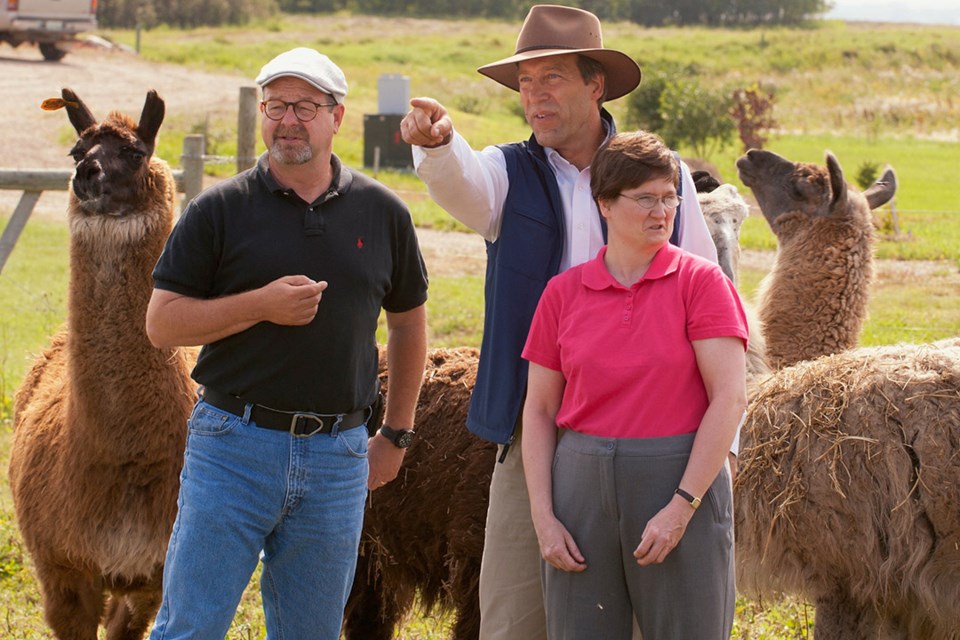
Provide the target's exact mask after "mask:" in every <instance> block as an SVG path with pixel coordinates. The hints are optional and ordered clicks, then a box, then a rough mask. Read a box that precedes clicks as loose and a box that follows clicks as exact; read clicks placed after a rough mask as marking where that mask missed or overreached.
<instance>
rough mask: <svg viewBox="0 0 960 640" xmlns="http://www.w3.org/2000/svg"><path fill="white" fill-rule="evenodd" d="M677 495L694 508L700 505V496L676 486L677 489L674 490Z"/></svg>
mask: <svg viewBox="0 0 960 640" xmlns="http://www.w3.org/2000/svg"><path fill="white" fill-rule="evenodd" d="M674 493H676V494H677V495H678V496H680V497H681V498H683V499H684V500H686V501H687V502H689V503H690V506H691V507H692V508H694V509H696V508H697V507H699V506H700V498H698V497H696V496H694V495H693V494H690V493H687V492H686V491H684V490H683V489H681V488H680V487H677V490H676V491H674Z"/></svg>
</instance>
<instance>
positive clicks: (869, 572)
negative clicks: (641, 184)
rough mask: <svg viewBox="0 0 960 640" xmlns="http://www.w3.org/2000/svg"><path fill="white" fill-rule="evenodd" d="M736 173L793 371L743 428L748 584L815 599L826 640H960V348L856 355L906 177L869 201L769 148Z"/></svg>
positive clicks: (759, 400)
mask: <svg viewBox="0 0 960 640" xmlns="http://www.w3.org/2000/svg"><path fill="white" fill-rule="evenodd" d="M738 168H739V169H740V171H741V178H742V179H743V181H744V183H745V184H748V186H751V188H753V189H754V193H755V194H756V195H757V200H758V202H759V203H760V205H761V208H762V209H763V212H764V216H765V217H766V218H767V221H768V223H769V224H770V226H771V228H772V229H773V231H774V232H775V233H776V235H777V237H778V240H779V242H780V251H779V252H778V255H777V261H776V264H775V266H774V269H773V271H772V272H771V274H770V275H769V276H768V278H767V280H766V281H765V283H764V285H763V286H762V294H761V317H762V318H763V319H764V321H765V322H764V330H765V333H766V339H767V342H768V346H769V348H770V354H769V355H770V357H771V361H772V362H774V363H775V364H776V365H777V366H779V367H781V368H782V367H786V368H783V369H782V370H780V371H777V372H775V373H774V374H773V375H772V376H770V377H769V378H767V379H765V380H762V381H760V383H759V385H758V387H757V391H756V392H755V393H754V394H752V396H751V403H750V408H749V411H748V415H747V419H746V421H745V423H744V427H743V431H742V441H741V455H740V473H739V474H738V476H737V478H736V481H735V484H734V491H735V500H736V503H737V505H738V508H737V510H736V530H737V559H738V575H739V577H740V579H741V582H740V586H741V587H742V588H743V589H744V590H745V591H746V592H747V593H749V594H750V595H755V596H757V595H764V594H766V595H770V594H774V595H776V594H779V593H782V592H792V593H797V594H801V595H803V596H804V597H807V598H809V599H811V600H812V601H814V603H815V604H816V607H817V620H816V628H815V632H816V637H817V638H818V640H833V639H840V638H849V637H859V638H879V637H923V638H943V639H948V638H956V637H957V635H956V634H957V632H956V630H957V628H958V627H960V606H958V605H957V604H956V603H957V602H960V559H958V556H957V553H956V545H957V544H958V541H960V517H958V516H957V514H958V512H957V510H956V509H953V510H951V509H946V511H947V512H949V513H944V508H943V505H950V504H957V502H958V499H960V498H958V496H957V495H956V492H957V490H958V487H960V467H958V463H957V460H958V459H960V456H958V453H957V451H958V447H960V438H958V433H957V425H958V423H960V419H958V416H960V398H958V395H960V391H958V380H960V358H958V355H960V352H958V350H957V347H958V345H960V341H956V340H952V341H944V342H942V343H938V344H937V345H934V346H932V347H931V346H915V345H898V346H895V347H880V348H873V349H858V350H854V351H844V350H845V349H847V348H849V347H851V346H853V345H855V343H856V340H857V337H858V334H859V330H860V326H861V323H862V320H863V317H864V313H865V308H866V300H867V294H868V292H867V288H868V285H869V282H870V274H871V269H872V228H871V224H870V212H869V209H871V208H875V207H876V206H879V205H880V204H883V203H884V202H886V201H887V200H889V199H890V197H892V195H893V192H894V190H895V189H896V177H895V175H894V174H893V172H892V170H889V169H888V170H887V171H886V172H885V173H884V175H883V176H882V177H881V179H880V181H878V182H877V183H875V184H874V185H873V186H872V187H870V188H869V189H868V190H867V191H866V192H864V193H863V194H862V195H860V194H857V193H856V192H854V191H852V190H851V189H849V187H848V186H847V185H846V184H845V183H844V182H843V174H842V171H841V170H840V166H839V164H838V163H837V161H836V159H835V158H834V157H833V156H832V155H830V154H828V155H827V168H826V170H824V169H822V168H819V167H816V166H814V165H809V164H801V163H796V164H795V163H792V162H790V161H787V160H785V159H784V158H781V157H780V156H777V155H775V154H771V153H769V152H760V151H750V152H748V154H747V155H746V156H744V157H743V158H741V159H740V160H739V161H738ZM803 323H807V324H806V325H804V324H803ZM830 353H835V355H825V354H830ZM817 356H824V357H821V358H819V359H817V360H809V358H814V357H817ZM788 365H789V366H788Z"/></svg>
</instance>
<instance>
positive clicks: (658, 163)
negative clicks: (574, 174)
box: [590, 131, 680, 201]
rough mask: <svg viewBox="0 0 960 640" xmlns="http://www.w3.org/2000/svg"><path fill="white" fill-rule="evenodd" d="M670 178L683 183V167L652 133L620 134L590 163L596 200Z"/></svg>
mask: <svg viewBox="0 0 960 640" xmlns="http://www.w3.org/2000/svg"><path fill="white" fill-rule="evenodd" d="M656 178H668V179H669V180H672V181H673V184H674V185H675V186H678V185H679V184H680V166H679V164H678V163H677V160H676V158H675V157H674V155H673V152H672V151H670V149H669V148H668V147H667V145H666V144H664V142H663V140H662V139H661V138H660V136H658V135H656V134H655V133H650V132H649V131H631V132H629V133H618V134H616V135H615V136H613V137H612V138H610V140H608V141H607V142H606V143H605V144H603V145H602V146H601V147H600V148H599V149H597V152H596V154H594V156H593V161H592V162H591V163H590V191H591V193H592V194H593V198H594V200H597V201H600V200H613V199H614V198H616V197H617V196H618V195H619V194H620V192H621V191H623V190H624V189H632V188H634V187H639V186H640V185H641V184H643V183H644V182H647V181H648V180H653V179H656Z"/></svg>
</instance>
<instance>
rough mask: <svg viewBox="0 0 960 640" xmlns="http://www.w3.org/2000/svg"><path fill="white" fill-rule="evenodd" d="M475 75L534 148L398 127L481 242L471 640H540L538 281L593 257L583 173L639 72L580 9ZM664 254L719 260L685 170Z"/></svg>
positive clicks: (470, 419)
mask: <svg viewBox="0 0 960 640" xmlns="http://www.w3.org/2000/svg"><path fill="white" fill-rule="evenodd" d="M479 72H480V73H482V74H484V75H486V76H488V77H490V78H492V79H494V80H496V81H497V82H499V83H500V84H502V85H504V86H506V87H509V88H510V89H513V90H514V91H518V92H519V93H520V102H521V104H522V106H523V111H524V115H525V117H526V120H527V122H528V123H529V124H530V127H531V129H532V130H533V135H532V136H531V137H530V139H529V140H526V141H524V142H518V143H512V144H502V145H497V146H489V147H487V148H485V149H483V150H482V151H474V150H473V149H471V147H470V145H469V144H468V143H467V141H466V140H465V139H464V138H463V137H462V136H460V135H459V134H458V133H457V132H456V131H455V130H454V127H453V122H452V120H451V119H450V115H449V113H448V112H447V110H446V109H445V108H444V107H443V105H441V104H440V103H439V102H437V101H436V100H433V99H431V98H415V99H413V100H411V106H412V107H413V108H412V110H411V111H410V112H409V113H408V114H407V115H406V116H405V117H404V119H403V121H402V123H401V133H402V135H403V139H404V141H406V142H407V143H409V144H412V145H414V149H413V157H414V165H415V166H416V167H417V173H418V175H419V176H420V177H421V179H422V180H423V181H424V182H425V183H426V184H427V186H428V187H429V190H430V195H431V196H432V197H433V199H434V200H435V201H436V202H437V204H439V205H440V206H441V207H443V208H444V209H445V210H446V211H447V212H449V213H450V214H451V215H452V216H453V217H454V218H456V219H457V220H459V221H461V222H462V223H463V224H465V225H467V226H468V227H470V228H471V229H473V230H474V231H476V232H477V233H479V234H480V235H482V236H483V237H484V239H486V241H487V273H486V286H485V316H484V331H483V342H482V345H481V353H480V365H479V370H478V373H477V383H476V387H475V388H474V392H473V396H472V398H471V402H470V409H469V414H468V416H467V427H468V428H469V429H470V431H472V432H473V433H475V434H476V435H478V436H479V437H481V438H484V439H486V440H489V441H491V442H496V443H497V444H499V445H500V455H498V463H497V465H496V467H495V469H494V472H493V480H492V482H491V487H490V504H489V509H488V513H487V527H486V538H485V542H484V552H483V562H482V569H481V574H480V609H481V621H480V638H481V640H491V639H507V638H509V639H514V640H538V639H545V638H546V623H545V616H544V610H543V595H542V590H541V583H540V552H539V545H538V542H537V535H536V532H535V531H534V527H533V523H532V520H531V517H530V503H529V499H528V497H527V488H526V483H525V479H524V474H523V461H522V459H521V455H520V447H519V443H520V437H521V431H522V428H521V424H520V423H521V420H520V417H521V412H522V408H523V398H524V392H525V389H526V384H527V365H526V362H525V361H524V360H523V359H521V357H520V353H521V350H522V348H523V345H524V342H525V340H526V337H527V333H528V331H529V328H530V321H531V319H532V317H533V313H534V311H535V309H536V306H537V302H538V301H539V299H540V294H541V293H542V292H543V289H544V287H545V286H546V283H547V281H548V280H549V279H550V278H551V277H552V276H554V275H555V274H557V273H559V272H561V271H564V270H566V269H568V268H569V267H571V266H574V265H577V264H581V263H583V262H586V261H587V260H589V259H591V258H593V257H595V256H596V254H597V252H598V251H599V250H600V248H601V247H602V246H603V245H604V242H605V236H606V228H605V226H604V224H603V222H602V218H601V216H600V214H599V212H598V210H597V205H596V203H595V202H594V201H593V198H592V197H591V195H590V162H591V160H592V158H593V154H594V153H595V152H596V150H597V149H598V148H599V147H600V145H601V144H603V142H604V141H605V140H607V139H608V138H609V137H610V136H612V135H613V133H615V130H616V127H615V126H614V122H613V118H612V117H611V115H610V114H609V113H608V112H607V111H606V110H605V109H604V108H603V102H604V100H612V99H616V98H619V97H621V96H624V95H626V94H628V93H629V92H631V91H633V89H635V88H636V87H637V85H638V84H639V83H640V67H639V66H638V65H637V63H636V62H635V61H634V60H633V59H632V58H631V57H630V56H628V55H626V54H625V53H622V52H620V51H616V50H613V49H608V48H606V47H604V46H603V37H602V34H601V30H600V21H599V20H598V19H597V17H596V16H595V15H593V14H592V13H589V12H587V11H583V10H581V9H575V8H572V7H561V6H554V5H536V6H534V7H532V8H531V9H530V13H529V14H528V15H527V18H526V20H525V21H524V23H523V27H522V28H521V29H520V35H519V37H518V38H517V48H516V51H515V52H514V54H513V55H512V56H510V57H507V58H504V59H503V60H499V61H497V62H494V63H492V64H488V65H485V66H483V67H481V68H480V69H479ZM681 191H682V193H683V194H689V197H687V198H685V199H684V200H683V203H682V204H681V210H680V214H679V216H678V218H677V222H676V227H677V228H676V232H675V234H674V235H675V237H674V238H673V239H672V241H673V242H674V243H675V244H677V243H678V244H679V245H680V246H681V247H683V248H684V249H687V250H688V251H692V252H693V253H697V254H699V255H702V256H705V257H707V258H709V259H711V260H713V261H714V262H716V259H717V255H716V248H715V247H714V245H713V242H712V240H711V238H710V235H709V233H708V232H707V228H706V224H705V223H704V221H703V216H702V214H701V213H700V208H699V206H698V205H697V199H696V197H695V188H694V186H693V181H692V179H691V178H690V172H689V171H688V170H687V169H686V167H683V171H682V187H681Z"/></svg>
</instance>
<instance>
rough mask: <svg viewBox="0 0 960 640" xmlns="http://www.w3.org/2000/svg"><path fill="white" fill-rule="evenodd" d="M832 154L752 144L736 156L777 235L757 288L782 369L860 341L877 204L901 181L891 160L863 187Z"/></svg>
mask: <svg viewBox="0 0 960 640" xmlns="http://www.w3.org/2000/svg"><path fill="white" fill-rule="evenodd" d="M826 158H827V166H826V168H823V167H820V166H817V165H815V164H811V163H800V162H797V163H795V162H791V161H790V160H787V159H786V158H783V157H781V156H779V155H777V154H775V153H772V152H770V151H762V150H757V149H751V150H750V151H748V152H747V154H746V155H744V156H742V157H741V158H740V159H739V160H737V169H738V171H739V173H740V179H741V180H742V181H743V183H744V184H745V185H746V186H748V187H750V188H751V189H752V190H753V194H754V196H756V198H757V202H758V203H759V204H760V209H761V210H762V211H763V215H764V217H765V218H766V220H767V223H768V224H769V225H770V229H771V230H772V231H773V233H774V234H775V235H776V236H777V244H778V249H777V257H776V261H775V263H774V266H773V269H772V270H771V272H770V273H769V274H768V275H767V277H766V278H764V280H763V282H761V284H760V290H759V295H758V298H759V311H758V316H759V318H760V326H761V330H762V332H763V337H764V340H765V342H766V356H767V361H768V362H769V363H770V365H771V366H772V367H774V368H777V369H778V368H782V367H785V366H788V365H791V364H794V363H796V362H800V361H802V360H810V359H812V358H815V357H817V356H821V355H825V354H829V353H837V352H840V351H843V350H845V349H849V348H851V347H854V346H856V344H857V339H858V338H859V335H860V328H861V327H862V325H863V320H864V318H865V317H866V313H867V301H868V297H869V286H870V282H871V279H872V277H873V241H874V235H873V224H872V222H871V214H870V210H871V209H875V208H877V207H879V206H880V205H882V204H884V203H886V202H887V201H889V200H890V198H892V197H893V194H894V193H895V191H896V188H897V182H896V175H895V174H894V172H893V170H892V169H890V168H889V167H888V168H887V169H886V171H885V172H884V173H883V175H882V176H881V177H880V179H879V180H878V181H877V182H875V183H874V184H873V185H872V186H871V187H870V188H869V189H867V190H866V191H864V192H863V193H862V194H861V193H858V192H857V191H855V190H853V189H851V188H849V187H848V186H847V184H846V182H844V179H843V171H842V170H841V168H840V164H839V163H838V162H837V159H836V158H835V157H834V155H833V154H832V153H829V152H828V153H827V154H826Z"/></svg>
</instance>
